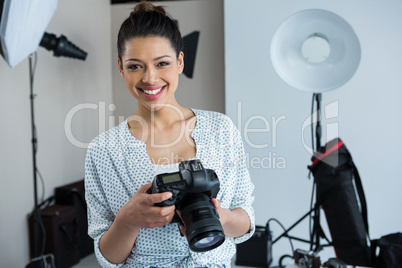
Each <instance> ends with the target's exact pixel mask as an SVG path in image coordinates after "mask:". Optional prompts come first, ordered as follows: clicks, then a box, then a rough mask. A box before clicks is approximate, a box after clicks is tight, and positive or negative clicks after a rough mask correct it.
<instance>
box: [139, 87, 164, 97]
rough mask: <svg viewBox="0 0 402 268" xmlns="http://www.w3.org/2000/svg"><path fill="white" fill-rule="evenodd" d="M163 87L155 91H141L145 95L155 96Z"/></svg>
mask: <svg viewBox="0 0 402 268" xmlns="http://www.w3.org/2000/svg"><path fill="white" fill-rule="evenodd" d="M162 88H163V87H161V88H160V89H155V90H145V89H144V90H143V91H144V92H145V93H147V94H149V95H155V94H158V93H159V92H161V90H162Z"/></svg>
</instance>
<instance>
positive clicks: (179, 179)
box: [151, 159, 225, 252]
mask: <svg viewBox="0 0 402 268" xmlns="http://www.w3.org/2000/svg"><path fill="white" fill-rule="evenodd" d="M219 189H220V183H219V179H218V176H217V175H216V173H215V171H214V170H212V169H205V168H204V167H203V166H202V164H201V161H200V160H198V159H195V160H189V161H183V162H181V163H180V164H179V171H178V172H173V173H163V174H159V175H157V176H155V178H154V180H153V181H152V187H151V192H152V193H163V192H171V193H172V194H173V195H172V197H171V198H170V199H168V200H165V201H163V202H160V203H156V204H155V205H156V206H161V207H162V206H172V205H175V206H176V209H178V210H180V211H181V218H182V219H183V222H182V221H181V219H180V218H179V217H178V215H177V214H175V216H174V218H173V220H172V221H171V222H172V223H181V222H182V223H183V224H184V226H185V227H186V236H187V241H188V243H189V246H190V249H191V250H193V251H196V252H204V251H208V250H211V249H214V248H216V247H218V246H220V245H221V244H222V243H223V242H224V241H225V235H224V232H223V228H222V225H221V223H220V221H219V215H218V212H217V211H216V209H215V208H214V206H213V204H212V203H211V198H215V197H216V195H217V194H218V192H219Z"/></svg>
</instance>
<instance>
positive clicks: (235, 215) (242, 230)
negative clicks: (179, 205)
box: [177, 198, 250, 237]
mask: <svg viewBox="0 0 402 268" xmlns="http://www.w3.org/2000/svg"><path fill="white" fill-rule="evenodd" d="M211 203H212V204H213V205H214V208H215V209H216V211H217V212H218V215H219V221H220V222H221V225H222V228H223V231H224V233H225V236H227V237H239V236H242V235H244V234H246V233H247V232H248V231H249V230H250V219H249V217H248V215H247V213H246V212H245V211H244V210H243V209H242V208H234V209H233V210H229V209H227V208H221V202H220V201H219V200H218V199H216V198H212V199H211ZM177 214H178V215H179V216H180V218H181V213H180V211H179V210H178V211H177ZM179 228H180V231H181V233H182V235H184V236H185V235H186V228H185V227H184V225H182V224H180V225H179Z"/></svg>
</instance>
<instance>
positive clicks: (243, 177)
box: [230, 122, 255, 244]
mask: <svg viewBox="0 0 402 268" xmlns="http://www.w3.org/2000/svg"><path fill="white" fill-rule="evenodd" d="M231 125H232V131H233V145H234V159H235V166H236V168H237V172H236V183H235V189H234V191H235V193H234V198H233V200H232V203H231V205H230V209H234V208H242V209H243V210H244V211H246V213H247V215H248V217H249V219H250V230H249V231H248V232H247V233H246V234H244V235H242V236H240V237H236V238H235V239H234V242H235V243H236V244H239V243H242V242H244V241H246V240H248V239H249V238H250V237H251V236H252V235H253V234H254V231H255V215H254V209H253V207H252V203H253V202H254V196H252V192H253V190H254V185H253V183H252V182H251V179H250V174H249V171H248V168H247V163H246V154H245V152H244V146H243V141H242V139H241V136H240V133H239V131H238V130H237V128H236V127H235V126H234V124H233V122H232V123H231Z"/></svg>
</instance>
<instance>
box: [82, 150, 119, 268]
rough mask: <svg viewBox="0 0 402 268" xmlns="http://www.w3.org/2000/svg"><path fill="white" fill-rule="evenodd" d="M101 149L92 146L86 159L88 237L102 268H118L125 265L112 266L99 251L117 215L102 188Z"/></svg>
mask: <svg viewBox="0 0 402 268" xmlns="http://www.w3.org/2000/svg"><path fill="white" fill-rule="evenodd" d="M99 151H100V148H99V147H96V146H95V147H94V146H91V145H90V147H89V148H88V152H87V156H86V159H85V199H86V203H87V210H88V235H89V236H90V237H92V238H93V239H94V251H95V256H96V258H97V260H98V262H99V264H100V265H101V266H102V267H107V268H117V267H122V266H123V264H124V263H121V264H112V263H110V262H109V261H107V260H106V258H105V257H103V255H102V253H101V251H100V249H99V241H100V238H101V237H102V235H103V234H104V233H105V232H106V231H107V230H109V228H110V226H111V225H112V223H113V221H114V218H115V215H114V214H113V212H112V211H111V209H110V207H109V205H108V202H107V198H106V194H105V192H104V190H103V188H102V185H101V181H100V176H99V174H98V168H101V166H100V164H99V161H97V160H98V159H97V156H98V155H100V154H99Z"/></svg>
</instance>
